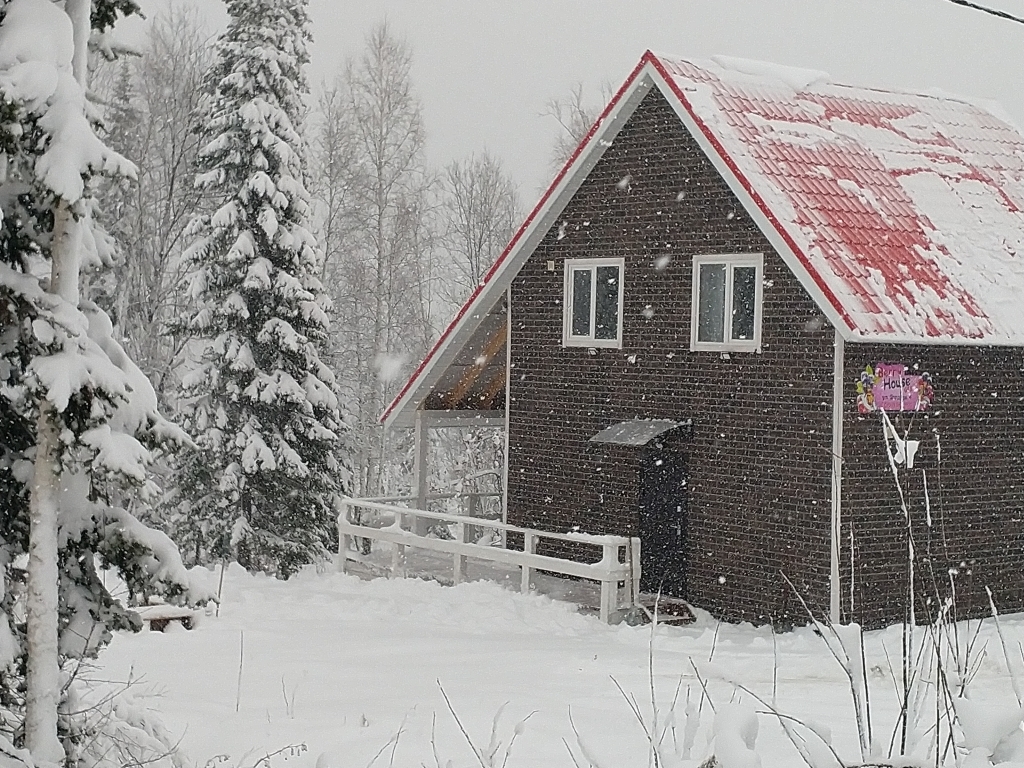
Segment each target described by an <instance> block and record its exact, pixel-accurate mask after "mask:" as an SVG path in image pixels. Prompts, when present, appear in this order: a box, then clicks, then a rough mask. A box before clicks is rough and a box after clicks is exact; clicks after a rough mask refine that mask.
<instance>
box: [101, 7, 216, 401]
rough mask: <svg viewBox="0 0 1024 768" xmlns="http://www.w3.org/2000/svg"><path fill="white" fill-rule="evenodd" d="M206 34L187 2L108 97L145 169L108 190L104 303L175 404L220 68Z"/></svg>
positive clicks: (117, 142) (161, 20) (117, 134)
mask: <svg viewBox="0 0 1024 768" xmlns="http://www.w3.org/2000/svg"><path fill="white" fill-rule="evenodd" d="M206 38H207V36H206V33H205V32H204V31H203V26H202V22H201V20H200V19H199V17H198V15H197V13H196V11H195V9H194V8H189V7H188V6H183V5H180V4H178V5H172V6H171V7H170V8H169V9H167V10H164V11H161V12H159V13H157V14H156V16H155V17H154V18H153V21H152V23H151V25H150V30H149V35H148V37H147V40H146V43H145V45H144V46H143V48H142V51H141V56H138V57H130V58H126V59H124V60H122V61H120V62H118V63H117V64H115V65H114V66H115V67H116V74H115V77H114V78H113V80H114V84H113V87H111V88H109V89H108V90H109V91H110V92H109V93H108V94H107V100H108V101H109V103H110V108H109V109H108V112H107V121H106V122H107V125H108V127H109V133H108V136H107V140H108V143H109V144H110V146H111V147H112V148H113V149H115V150H116V151H118V152H119V153H121V154H122V155H124V156H125V157H127V158H129V159H130V160H131V161H132V162H133V163H134V164H135V166H136V167H137V168H138V173H137V176H136V177H135V178H131V179H129V178H122V179H119V180H118V181H117V182H116V183H114V184H112V185H110V188H109V189H108V190H105V192H106V194H105V196H104V201H105V202H104V220H105V221H106V222H109V226H108V229H109V231H110V234H111V235H112V237H113V238H114V241H115V243H116V245H117V248H118V251H119V252H120V254H119V256H120V257H119V258H118V259H117V260H116V262H115V264H114V267H113V269H111V270H109V272H108V273H107V276H106V278H105V280H104V281H103V283H102V285H100V286H99V288H100V295H99V296H97V302H98V303H100V304H101V305H102V306H104V308H105V309H107V310H108V311H109V312H110V314H111V317H112V319H113V320H114V324H115V329H116V331H117V332H118V333H119V335H120V338H121V339H122V340H123V344H124V346H125V349H126V351H127V352H128V353H129V355H131V357H132V359H133V360H135V361H136V363H137V364H138V365H139V367H140V368H141V369H142V370H143V372H144V373H145V374H146V375H147V376H148V377H149V379H150V380H151V381H152V382H153V385H154V387H155V389H156V391H157V394H158V396H159V397H160V400H161V403H162V404H168V405H171V404H172V403H169V402H168V400H169V399H173V396H174V394H175V393H176V391H177V389H178V384H179V382H178V381H177V378H176V375H175V362H176V359H177V357H178V356H179V354H180V352H181V344H182V337H180V336H175V335H174V334H172V333H171V332H170V330H171V326H172V323H173V321H175V320H177V319H178V318H179V317H181V315H182V314H183V313H184V312H185V311H186V301H185V288H186V280H185V274H184V273H185V270H184V268H183V265H182V261H181V253H182V251H183V250H184V247H185V244H186V243H185V238H184V233H185V228H186V226H187V225H188V222H189V220H190V218H191V217H192V216H193V215H194V214H195V213H196V212H197V211H198V210H202V208H203V206H204V199H203V193H202V191H201V190H200V189H198V188H197V187H196V184H195V175H196V160H197V152H198V149H199V145H200V142H201V141H202V139H201V137H200V133H199V125H198V107H199V100H200V96H201V94H202V92H203V88H202V85H203V78H204V76H205V74H206V72H207V71H208V70H209V68H210V66H211V64H212V55H211V49H210V46H209V45H208V44H207V39H206Z"/></svg>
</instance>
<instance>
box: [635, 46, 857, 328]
mask: <svg viewBox="0 0 1024 768" xmlns="http://www.w3.org/2000/svg"><path fill="white" fill-rule="evenodd" d="M648 55H650V57H651V58H650V60H651V63H652V64H653V65H654V68H655V69H656V70H657V71H658V73H659V74H660V75H661V76H662V78H663V79H664V80H665V83H666V85H668V87H669V88H671V89H672V92H673V93H674V94H675V95H676V98H678V99H679V102H680V103H681V104H682V105H683V108H684V109H686V111H687V113H688V114H689V115H690V117H691V119H692V120H693V121H694V123H696V125H697V127H698V128H700V130H701V133H703V134H704V137H705V138H706V139H707V140H708V142H709V143H710V144H711V145H712V146H713V147H714V148H715V151H716V152H717V153H718V156H719V157H720V158H721V159H722V162H724V163H725V164H726V166H728V168H729V170H730V171H732V173H733V175H734V176H735V177H736V180H737V181H739V183H740V185H741V186H742V187H743V189H744V190H746V192H747V194H748V195H750V198H751V199H752V200H753V201H754V203H755V205H757V207H758V208H759V209H760V210H761V213H762V214H763V215H764V216H765V218H766V219H768V221H769V222H771V225H772V226H773V227H774V228H775V231H776V232H778V233H779V236H780V237H781V238H782V239H783V240H784V241H785V243H786V245H787V246H788V247H789V249H790V251H791V252H792V253H793V255H794V256H796V258H797V259H798V260H799V261H800V263H801V265H802V266H803V268H804V269H805V270H806V272H807V274H808V276H809V277H810V278H811V280H813V281H814V283H815V285H817V287H818V289H819V290H820V291H821V292H822V294H823V295H824V296H825V298H826V299H828V301H829V303H830V304H831V305H832V307H833V309H835V311H836V312H837V313H838V314H839V316H840V317H841V318H842V319H843V321H844V322H845V323H846V325H847V328H846V330H847V331H848V332H852V331H853V328H854V327H855V324H854V322H853V319H852V318H851V317H850V315H849V314H848V313H847V311H846V310H845V309H844V308H843V305H842V303H840V301H839V299H838V298H837V297H836V295H835V293H833V291H832V289H831V288H830V287H829V286H828V284H826V283H825V281H824V280H822V278H821V276H820V275H819V274H818V271H817V270H816V269H814V268H813V267H811V263H810V259H809V258H808V257H807V254H805V253H804V252H803V251H802V250H801V249H800V247H799V246H798V245H797V244H796V241H795V240H793V238H792V236H790V234H789V232H787V231H786V229H785V228H784V227H783V226H782V223H781V222H780V221H779V220H778V218H777V217H776V216H775V214H774V213H773V212H772V210H771V208H769V207H768V205H767V204H766V203H765V201H764V200H763V199H762V197H761V195H759V194H758V193H757V191H756V190H755V189H754V188H753V186H751V184H750V182H749V181H748V180H747V177H746V176H745V175H744V174H743V172H742V171H741V170H740V168H739V166H738V165H736V162H735V161H734V160H733V159H732V157H731V156H730V155H729V153H728V152H727V151H726V149H725V147H724V146H723V145H722V143H721V142H720V141H719V140H718V137H717V136H715V134H714V132H713V131H712V130H711V129H710V128H708V127H707V125H706V124H705V123H704V121H703V120H701V118H700V117H699V116H698V115H697V113H696V111H695V110H694V109H693V106H692V105H691V104H690V100H689V99H688V98H686V94H685V93H684V92H683V91H682V89H680V88H679V86H678V85H677V84H676V82H675V78H673V77H672V75H671V74H670V73H669V72H668V70H667V69H665V66H664V65H663V64H662V63H661V61H660V60H659V59H658V57H657V56H655V55H654V54H651V52H650V51H648V52H647V53H646V54H644V58H645V59H646V58H647V56H648Z"/></svg>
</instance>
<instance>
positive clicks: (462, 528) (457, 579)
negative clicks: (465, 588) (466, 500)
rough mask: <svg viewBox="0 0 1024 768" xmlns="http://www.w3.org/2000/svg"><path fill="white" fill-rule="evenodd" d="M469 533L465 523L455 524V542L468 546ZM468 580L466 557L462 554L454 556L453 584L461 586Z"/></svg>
mask: <svg viewBox="0 0 1024 768" xmlns="http://www.w3.org/2000/svg"><path fill="white" fill-rule="evenodd" d="M468 534H469V531H468V530H467V529H466V524H465V523H456V524H455V541H457V542H459V543H461V544H466V543H468V538H469V535H468ZM465 580H466V557H465V555H461V554H458V553H456V554H454V555H452V583H453V584H461V583H462V582H463V581H465Z"/></svg>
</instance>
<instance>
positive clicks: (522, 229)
mask: <svg viewBox="0 0 1024 768" xmlns="http://www.w3.org/2000/svg"><path fill="white" fill-rule="evenodd" d="M648 62H653V63H654V65H655V66H658V61H657V58H656V57H655V56H654V54H653V53H651V52H650V51H646V52H645V53H644V55H643V57H642V58H641V59H640V62H639V63H638V64H637V65H636V66H635V67H634V68H633V71H632V72H630V73H629V77H627V78H626V81H625V82H624V83H623V84H622V86H621V87H620V88H619V90H617V91H616V92H615V95H614V96H612V99H611V101H609V102H608V105H607V106H606V107H605V108H604V109H603V110H602V111H601V114H600V115H598V118H597V120H595V121H594V124H593V125H592V126H590V130H589V131H587V134H586V136H584V137H583V140H582V141H580V143H579V144H578V145H577V147H576V149H575V150H574V151H573V153H572V154H571V155H570V156H569V159H568V160H566V161H565V165H563V166H562V170H560V171H559V172H558V175H557V176H555V179H554V181H552V182H551V184H550V185H549V186H548V188H547V189H546V190H545V191H544V194H543V195H541V197H540V199H539V200H538V201H537V204H536V205H535V206H534V207H533V210H532V211H530V214H529V215H528V216H527V217H526V220H525V221H523V223H522V224H521V225H520V226H519V229H518V230H516V233H515V234H514V235H513V236H512V239H511V240H510V241H509V243H508V245H506V246H505V250H503V251H502V252H501V255H500V256H499V257H498V258H497V259H495V260H494V263H493V264H492V265H491V267H490V269H488V270H487V272H486V273H485V274H484V277H483V280H482V281H481V282H480V283H479V284H478V285H477V287H476V288H474V289H473V292H472V293H471V294H470V295H469V298H468V299H466V301H465V303H464V304H463V305H462V307H461V308H460V309H459V311H458V313H456V315H455V317H454V318H453V319H452V321H451V322H450V323H448V326H447V327H446V328H445V329H444V331H443V332H442V333H441V335H440V336H439V337H438V339H437V341H435V342H434V345H433V346H432V347H431V348H430V351H429V352H427V354H426V356H425V357H424V358H423V360H421V361H420V364H419V365H418V366H416V370H415V371H413V372H412V375H411V376H410V377H409V379H408V380H407V381H406V382H405V385H404V386H403V387H402V388H401V389H400V390H399V392H398V394H397V395H395V398H394V400H392V401H391V403H390V404H389V405H388V407H387V408H385V409H384V412H383V413H382V414H381V416H380V419H379V421H380V422H385V421H387V419H388V416H390V415H391V413H392V411H394V410H395V408H397V407H398V405H399V403H400V402H401V401H402V400H403V399H404V398H405V396H406V394H408V392H409V390H411V389H412V387H413V385H414V384H415V383H416V380H417V379H419V377H420V376H421V375H422V374H423V372H424V370H425V369H426V367H427V365H428V364H429V363H430V361H431V360H432V359H433V357H434V355H435V354H437V352H438V350H439V349H440V348H441V347H442V346H443V345H444V343H445V341H446V340H447V339H448V337H449V336H451V334H452V331H454V330H455V328H456V327H458V325H459V323H461V322H462V319H463V318H464V317H465V316H466V315H467V314H468V313H469V310H470V308H471V307H472V306H473V304H474V302H476V299H477V297H478V296H479V295H480V293H481V292H482V291H483V289H484V288H485V287H486V286H487V284H488V283H489V282H490V281H491V279H492V278H493V277H494V275H496V274H497V273H498V271H499V270H500V269H501V267H502V265H503V264H504V263H505V260H506V259H507V258H508V255H509V254H510V253H512V251H513V250H514V249H515V246H516V244H517V243H518V242H519V241H520V240H521V239H522V238H523V235H524V234H525V233H526V230H527V229H529V228H530V225H531V224H532V223H533V222H534V220H535V219H536V218H537V216H538V215H539V214H540V212H541V211H542V210H543V209H544V207H545V206H546V204H547V202H548V200H550V199H551V197H552V196H553V195H554V193H555V190H556V189H557V188H558V186H559V184H561V183H562V180H563V179H564V178H565V177H566V176H567V175H568V174H569V170H570V169H571V168H572V167H573V165H575V164H576V161H577V160H578V159H579V157H580V155H582V154H583V150H584V149H585V148H586V147H587V145H588V144H590V141H591V139H593V138H594V134H596V133H597V131H598V130H599V129H600V127H601V125H602V124H604V121H605V119H606V118H607V117H608V115H609V114H610V113H611V111H612V110H613V109H614V108H615V106H616V105H617V104H618V103H619V101H621V100H622V97H623V95H624V94H625V93H626V91H627V90H629V88H630V86H632V85H633V82H634V81H635V80H636V78H637V76H638V75H639V74H640V71H641V70H642V69H643V68H644V65H645V64H647V63H648ZM662 74H664V72H662Z"/></svg>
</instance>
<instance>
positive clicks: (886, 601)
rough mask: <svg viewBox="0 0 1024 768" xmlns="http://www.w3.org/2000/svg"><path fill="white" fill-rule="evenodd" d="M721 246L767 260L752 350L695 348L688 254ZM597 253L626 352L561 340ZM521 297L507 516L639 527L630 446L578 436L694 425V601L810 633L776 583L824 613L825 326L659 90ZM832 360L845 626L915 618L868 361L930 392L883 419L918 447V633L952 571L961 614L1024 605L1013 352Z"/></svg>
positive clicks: (914, 500)
mask: <svg viewBox="0 0 1024 768" xmlns="http://www.w3.org/2000/svg"><path fill="white" fill-rule="evenodd" d="M627 177H628V181H627V182H625V183H623V182H624V180H626V179H627ZM732 253H763V254H764V279H765V287H764V305H763V306H764V309H763V318H764V319H763V327H762V350H761V352H760V353H759V354H753V353H731V354H730V355H728V356H726V355H722V354H720V353H717V352H691V351H690V349H689V347H690V343H689V340H690V295H691V276H692V257H693V256H694V255H697V254H732ZM593 257H622V258H623V259H625V275H624V286H625V304H624V317H623V346H622V348H621V349H593V350H591V349H587V348H580V347H563V346H562V300H563V295H562V294H563V274H564V273H563V263H564V260H565V259H573V258H593ZM549 261H553V262H554V265H555V269H554V271H549V270H548V268H547V263H548V262H549ZM666 262H667V263H666ZM511 295H512V299H511V300H512V329H511V361H512V369H511V371H510V389H509V396H510V409H511V419H510V423H511V427H510V434H509V441H510V450H509V519H510V521H511V522H513V523H516V524H519V525H525V526H531V527H536V528H542V529H547V530H554V531H566V530H572V529H576V530H581V531H585V532H589V533H615V534H624V535H636V534H637V531H638V491H639V482H640V449H638V448H629V447H623V446H615V445H602V444H596V443H592V442H590V441H589V438H590V437H591V436H593V435H594V434H596V433H597V432H598V431H600V430H601V429H604V428H605V427H608V426H610V425H612V424H614V423H616V422H619V421H625V420H628V419H633V418H669V419H679V420H683V419H692V421H693V429H692V437H690V438H689V439H687V440H686V441H684V442H683V443H682V445H681V446H680V447H681V450H682V451H683V452H685V454H686V460H687V463H688V467H689V513H688V550H687V552H686V560H687V563H688V567H687V587H686V595H685V596H686V597H687V599H689V600H690V602H691V603H693V604H694V605H696V606H698V607H701V608H705V609H707V610H709V611H711V612H712V613H713V614H715V615H717V616H720V617H722V618H725V619H728V620H748V621H753V622H755V623H766V622H772V623H775V624H777V625H781V626H785V625H789V624H792V623H800V622H802V621H803V620H804V618H805V617H804V615H803V609H802V608H801V607H800V606H799V604H798V603H797V601H796V600H795V598H794V595H793V593H792V590H791V588H790V587H789V586H788V585H787V584H786V583H785V580H784V579H783V578H782V575H781V574H783V573H785V574H786V576H787V577H788V578H789V579H791V580H792V581H793V583H794V584H795V585H796V587H797V589H799V591H800V592H801V594H802V595H803V596H804V598H805V599H806V600H807V602H808V604H809V605H810V606H811V607H812V609H813V610H814V611H815V612H816V613H819V614H824V612H825V611H826V609H827V606H828V589H829V562H830V554H829V552H830V545H829V535H830V533H829V532H830V525H831V523H830V519H831V506H830V492H831V488H830V483H831V475H830V472H831V464H830V461H831V458H830V457H831V400H832V370H833V330H832V327H831V326H830V325H829V323H828V322H827V321H826V320H825V319H824V317H823V316H822V315H821V313H820V311H819V309H818V308H817V307H816V305H815V304H814V302H813V301H812V300H811V299H810V297H809V296H808V295H807V294H806V293H805V291H804V290H803V289H802V287H801V286H800V284H799V282H798V281H797V279H796V278H795V277H794V276H793V275H792V273H791V272H790V271H789V270H788V268H787V267H786V266H785V265H784V263H783V261H782V259H781V258H780V257H779V256H778V254H776V253H775V251H774V250H773V249H772V248H771V246H770V245H769V243H768V242H767V240H766V239H765V238H764V236H763V235H762V233H761V232H760V231H759V230H758V228H757V227H756V226H755V225H754V223H753V222H752V221H751V220H750V218H749V217H748V216H747V215H746V213H745V212H744V210H743V209H742V207H741V206H740V204H739V202H738V201H737V199H736V198H735V196H734V195H733V194H732V193H731V191H730V190H729V189H728V187H727V186H726V184H725V182H724V181H723V180H722V179H721V177H720V176H719V174H718V173H717V172H716V171H715V170H714V168H713V167H712V165H711V163H710V162H709V161H708V160H707V158H706V157H705V156H704V155H703V153H702V152H701V151H700V149H699V147H698V146H697V144H696V142H694V141H693V139H692V138H691V137H690V136H689V134H688V133H687V132H686V131H685V129H684V128H683V127H682V125H681V124H680V122H679V120H678V118H677V117H676V115H675V114H674V113H673V111H672V109H671V108H670V106H669V105H668V104H667V103H666V102H665V101H664V99H663V98H662V97H661V95H660V94H659V93H657V91H653V92H652V93H650V94H649V95H648V96H647V97H646V98H645V99H644V101H643V102H642V104H641V105H640V106H639V108H638V109H637V111H636V112H635V114H634V115H633V116H632V118H631V119H630V120H629V121H628V123H627V124H626V125H625V127H624V128H623V129H622V131H621V132H620V133H619V135H618V136H617V137H616V138H615V140H614V142H613V143H612V145H611V146H610V147H609V148H608V149H607V150H606V151H605V153H604V156H603V157H602V158H601V160H600V161H599V162H598V164H597V166H596V167H595V168H594V170H593V171H592V172H591V173H590V174H589V176H588V178H587V179H586V181H585V182H584V183H583V185H582V187H581V188H580V189H579V191H578V192H577V194H576V195H575V196H574V198H573V199H572V201H571V202H570V203H569V205H568V207H567V209H566V210H565V212H564V214H563V215H562V216H561V217H560V219H559V221H558V223H557V224H556V225H555V226H553V227H552V229H551V231H550V232H548V233H547V235H546V236H545V237H544V239H543V241H542V242H541V243H540V245H539V246H538V247H537V249H536V250H535V252H534V253H533V254H532V255H531V257H530V258H529V260H528V261H527V263H526V265H525V266H524V268H523V269H522V271H521V272H520V274H519V275H518V276H517V277H516V279H515V280H514V282H513V285H512V291H511ZM844 361H845V391H844V401H843V405H844V445H843V453H844V471H843V526H842V550H841V574H842V578H841V606H842V609H843V615H844V619H846V620H851V619H852V620H856V621H859V622H861V623H863V624H864V625H866V626H869V627H871V626H881V625H884V624H887V623H891V622H894V621H899V620H901V619H902V618H903V616H904V615H905V608H906V597H907V589H906V584H907V556H906V552H907V527H906V524H905V520H904V516H903V512H902V508H901V505H900V499H899V495H898V492H897V490H896V485H895V482H894V480H893V477H892V472H891V470H890V467H889V462H888V458H887V456H886V453H885V447H884V445H883V441H882V438H881V434H882V430H881V425H880V421H879V417H878V416H874V415H868V416H861V415H859V414H858V413H857V410H856V389H855V387H856V381H857V378H858V376H859V373H860V371H861V370H863V368H864V366H865V365H867V364H869V363H870V364H872V365H874V364H875V363H877V362H880V361H881V362H901V363H905V364H907V365H909V366H911V367H915V366H916V367H917V368H918V369H919V370H921V371H927V372H928V373H930V374H931V375H932V377H933V383H934V387H935V403H934V406H933V408H932V409H931V410H929V411H928V412H926V413H922V414H918V415H917V416H916V418H914V419H913V420H912V422H911V420H910V415H909V414H902V415H897V416H896V417H895V418H894V421H895V423H896V425H897V427H898V428H900V429H903V428H904V427H907V426H909V427H910V430H911V433H910V436H911V437H912V438H915V437H916V438H917V439H920V440H921V441H922V442H921V448H920V452H919V453H918V455H917V460H916V463H915V468H914V469H913V470H911V471H907V470H906V469H903V470H901V474H900V477H901V482H902V483H903V484H904V495H905V498H906V500H907V506H908V509H909V512H910V517H911V530H912V532H913V540H914V544H915V547H916V553H917V560H916V566H915V568H916V574H917V581H916V585H915V590H916V595H917V616H918V619H919V620H922V619H925V618H926V617H927V616H928V615H930V613H934V610H935V607H936V605H937V604H938V602H939V601H941V600H942V599H943V598H944V597H945V595H947V594H949V592H950V589H951V588H950V586H949V583H950V575H949V573H950V569H952V571H953V573H954V576H953V577H952V578H953V583H954V585H955V590H956V593H957V612H958V615H959V616H961V617H967V616H982V615H985V614H986V613H987V611H988V602H987V597H986V595H985V591H984V589H985V587H986V586H988V587H990V588H991V589H992V591H993V595H994V598H995V601H996V604H997V605H998V606H999V607H1000V609H1001V610H1020V609H1021V607H1022V606H1024V572H1022V568H1021V565H1022V551H1024V376H1022V374H1021V370H1022V367H1024V360H1022V351H1021V350H1008V349H992V348H967V347H950V346H934V347H924V346H883V345H867V344H847V345H846V350H845V357H844ZM936 435H938V443H937V442H936ZM939 444H940V445H941V462H940V461H939V452H938V448H937V445H939ZM925 482H927V487H928V501H929V502H930V507H931V517H932V525H931V526H928V525H927V520H926V518H927V510H926V508H925V505H926V497H925V491H924V486H925ZM851 545H852V550H851ZM851 577H852V578H851ZM851 589H852V594H851Z"/></svg>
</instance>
